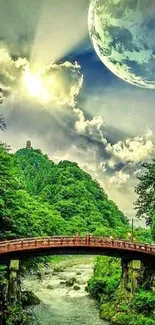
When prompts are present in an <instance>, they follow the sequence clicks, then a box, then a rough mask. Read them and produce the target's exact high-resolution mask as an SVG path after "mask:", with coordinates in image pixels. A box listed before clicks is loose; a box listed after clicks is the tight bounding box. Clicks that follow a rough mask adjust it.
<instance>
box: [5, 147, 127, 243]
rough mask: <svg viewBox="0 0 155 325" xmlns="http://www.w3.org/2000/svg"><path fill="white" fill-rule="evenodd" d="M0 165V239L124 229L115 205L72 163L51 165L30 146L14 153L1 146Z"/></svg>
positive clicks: (97, 185)
mask: <svg viewBox="0 0 155 325" xmlns="http://www.w3.org/2000/svg"><path fill="white" fill-rule="evenodd" d="M0 165H1V169H0V189H1V192H0V209H1V216H0V218H1V229H0V237H1V239H5V238H16V237H25V236H30V237H31V236H51V235H54V234H57V235H61V234H64V235H65V234H67V235H69V234H75V233H76V232H79V233H80V234H85V233H86V232H89V233H94V232H99V231H100V229H101V228H103V229H108V228H113V229H118V228H121V227H124V226H125V227H126V228H128V221H127V218H126V217H125V216H124V215H123V213H122V212H121V211H120V210H119V209H118V207H117V206H116V204H115V203H113V202H112V201H111V200H109V199H108V197H107V195H106V194H105V192H104V190H103V189H102V188H101V187H100V186H99V184H98V183H97V182H96V181H95V180H93V179H92V178H91V176H90V175H88V174H87V173H85V172H84V171H82V170H81V169H80V168H79V167H78V165H77V164H76V163H71V162H69V161H62V162H60V163H59V164H57V165H56V164H54V162H53V161H51V160H49V159H48V157H47V156H46V155H43V154H42V153H41V151H40V150H34V149H21V150H19V151H18V152H17V153H16V154H15V155H13V154H10V153H9V151H8V148H7V147H6V146H4V145H3V144H1V145H0Z"/></svg>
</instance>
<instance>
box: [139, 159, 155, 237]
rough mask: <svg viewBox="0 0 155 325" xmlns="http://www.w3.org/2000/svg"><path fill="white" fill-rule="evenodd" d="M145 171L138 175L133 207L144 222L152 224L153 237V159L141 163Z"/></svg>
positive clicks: (154, 176) (154, 220)
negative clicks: (136, 196) (136, 195)
mask: <svg viewBox="0 0 155 325" xmlns="http://www.w3.org/2000/svg"><path fill="white" fill-rule="evenodd" d="M143 167H144V168H145V171H144V173H143V175H142V176H140V177H138V179H139V181H140V182H139V185H138V186H137V187H136V193H137V194H138V199H137V202H136V203H135V207H136V209H137V215H138V216H139V217H142V218H145V219H146V223H147V224H148V225H151V226H152V234H153V238H155V159H153V161H152V163H145V164H143Z"/></svg>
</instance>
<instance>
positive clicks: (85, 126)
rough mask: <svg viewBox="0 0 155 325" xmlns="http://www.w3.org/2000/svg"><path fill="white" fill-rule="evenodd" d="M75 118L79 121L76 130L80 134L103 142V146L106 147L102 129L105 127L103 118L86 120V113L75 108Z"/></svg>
mask: <svg viewBox="0 0 155 325" xmlns="http://www.w3.org/2000/svg"><path fill="white" fill-rule="evenodd" d="M73 111H74V113H75V116H76V117H77V120H76V122H75V129H76V131H77V132H78V133H79V134H83V135H88V136H89V137H92V139H94V140H98V141H101V142H102V143H103V145H106V143H107V140H106V139H105V137H104V135H103V132H102V129H101V127H103V125H104V123H103V118H102V116H95V117H93V118H92V119H86V118H85V116H84V112H83V111H82V110H81V109H79V108H74V110H73Z"/></svg>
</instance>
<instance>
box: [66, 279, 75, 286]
mask: <svg viewBox="0 0 155 325" xmlns="http://www.w3.org/2000/svg"><path fill="white" fill-rule="evenodd" d="M75 282H76V279H75V278H71V279H69V280H67V281H66V287H72V286H73V285H74V283H75Z"/></svg>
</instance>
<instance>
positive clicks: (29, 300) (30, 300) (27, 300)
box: [22, 291, 41, 307]
mask: <svg viewBox="0 0 155 325" xmlns="http://www.w3.org/2000/svg"><path fill="white" fill-rule="evenodd" d="M40 302H41V300H40V299H39V298H38V297H37V296H36V295H35V294H34V293H33V292H32V291H23V292H22V304H23V306H24V307H29V306H36V305H39V304H40Z"/></svg>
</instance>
